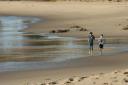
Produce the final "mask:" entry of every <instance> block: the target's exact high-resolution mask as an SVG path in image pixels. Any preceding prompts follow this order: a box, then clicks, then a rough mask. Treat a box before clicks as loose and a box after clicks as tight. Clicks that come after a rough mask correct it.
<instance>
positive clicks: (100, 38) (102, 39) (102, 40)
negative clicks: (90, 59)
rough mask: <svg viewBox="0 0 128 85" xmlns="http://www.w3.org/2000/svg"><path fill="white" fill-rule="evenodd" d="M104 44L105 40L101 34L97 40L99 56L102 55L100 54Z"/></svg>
mask: <svg viewBox="0 0 128 85" xmlns="http://www.w3.org/2000/svg"><path fill="white" fill-rule="evenodd" d="M104 42H105V39H104V37H103V34H101V35H100V37H99V39H98V43H99V51H100V55H102V52H103V48H104Z"/></svg>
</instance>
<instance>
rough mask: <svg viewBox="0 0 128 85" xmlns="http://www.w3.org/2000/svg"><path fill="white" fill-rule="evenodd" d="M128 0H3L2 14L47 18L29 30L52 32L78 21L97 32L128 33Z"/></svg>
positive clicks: (0, 3) (96, 33)
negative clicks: (96, 0) (93, 0)
mask: <svg viewBox="0 0 128 85" xmlns="http://www.w3.org/2000/svg"><path fill="white" fill-rule="evenodd" d="M127 9H128V3H127V2H122V3H109V2H104V3H100V2H99V3H96V2H95V3H86V2H85V3H84V2H49V3H47V2H22V1H21V2H0V15H19V16H36V17H39V18H42V19H44V21H43V22H42V23H38V24H36V25H34V26H32V27H30V29H26V30H25V31H26V32H37V33H39V32H41V33H43V32H49V31H51V30H53V29H55V30H56V29H65V28H69V27H71V26H74V25H79V26H82V27H84V28H87V29H88V31H93V32H94V34H95V35H99V34H101V33H103V34H105V36H128V31H126V30H125V31H123V30H122V28H123V27H124V26H126V25H128V24H127V23H128V11H127ZM87 33H88V32H78V31H75V32H74V31H73V32H69V33H61V34H59V35H60V36H75V37H78V36H80V37H83V36H86V35H87Z"/></svg>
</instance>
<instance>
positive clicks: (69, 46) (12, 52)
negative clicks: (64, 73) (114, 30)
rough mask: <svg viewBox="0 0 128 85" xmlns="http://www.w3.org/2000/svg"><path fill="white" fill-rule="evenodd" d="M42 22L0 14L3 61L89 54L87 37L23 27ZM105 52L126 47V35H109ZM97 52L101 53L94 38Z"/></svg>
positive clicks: (116, 50)
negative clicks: (37, 31) (35, 30)
mask: <svg viewBox="0 0 128 85" xmlns="http://www.w3.org/2000/svg"><path fill="white" fill-rule="evenodd" d="M39 21H41V20H40V19H38V18H33V17H16V16H6V17H5V16H2V17H0V37H1V38H0V41H1V42H0V54H1V56H0V60H1V61H2V60H3V61H34V60H35V61H36V60H40V61H44V60H51V59H52V60H56V61H63V60H66V59H72V58H80V57H88V56H89V55H88V41H87V38H72V37H58V36H56V35H53V34H44V33H42V34H35V33H24V32H21V30H22V29H25V28H27V27H28V26H30V24H34V23H38V22H39ZM105 42H106V45H105V49H104V55H110V54H113V53H118V52H123V51H126V50H127V47H128V46H127V43H128V39H127V38H106V41H105ZM94 50H95V55H99V53H98V47H97V41H95V49H94Z"/></svg>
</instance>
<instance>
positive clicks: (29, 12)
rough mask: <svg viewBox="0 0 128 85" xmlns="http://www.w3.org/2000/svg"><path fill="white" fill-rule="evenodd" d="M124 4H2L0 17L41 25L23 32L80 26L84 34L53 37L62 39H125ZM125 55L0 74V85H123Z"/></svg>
mask: <svg viewBox="0 0 128 85" xmlns="http://www.w3.org/2000/svg"><path fill="white" fill-rule="evenodd" d="M127 9H128V3H127V2H122V3H116V2H115V3H112V2H106V3H105V2H104V3H103V2H98V3H96V2H92V3H86V2H85V3H83V2H70V3H69V2H29V1H26V2H24V1H20V2H16V1H14V2H8V1H7V2H4V1H0V15H1V16H10V15H11V16H32V17H38V18H40V19H42V20H43V21H42V22H40V23H37V24H35V25H32V26H30V28H27V29H24V30H23V31H24V32H32V33H49V32H50V31H52V30H58V29H59V30H60V29H61V30H63V29H71V27H72V26H81V27H83V28H86V29H87V31H77V30H73V31H69V32H67V33H55V34H57V35H59V36H66V37H81V38H84V37H87V35H88V32H90V31H92V32H94V34H95V35H96V37H97V36H99V35H100V34H101V33H103V34H104V35H105V37H116V38H118V37H128V30H123V28H124V27H126V26H127V25H128V11H127ZM127 56H128V53H127V52H124V53H118V54H115V55H111V56H91V57H86V58H79V59H72V60H68V61H63V62H59V63H49V65H52V66H53V67H51V68H47V69H37V70H28V71H12V72H1V73H0V85H127V84H128V70H126V69H127V68H128V62H127V61H128V58H127Z"/></svg>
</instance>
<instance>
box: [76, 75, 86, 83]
mask: <svg viewBox="0 0 128 85" xmlns="http://www.w3.org/2000/svg"><path fill="white" fill-rule="evenodd" d="M85 78H88V77H87V76H85V77H80V79H79V80H78V81H79V82H80V81H82V80H84V79H85Z"/></svg>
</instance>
